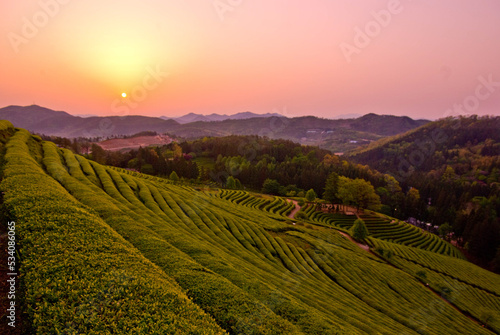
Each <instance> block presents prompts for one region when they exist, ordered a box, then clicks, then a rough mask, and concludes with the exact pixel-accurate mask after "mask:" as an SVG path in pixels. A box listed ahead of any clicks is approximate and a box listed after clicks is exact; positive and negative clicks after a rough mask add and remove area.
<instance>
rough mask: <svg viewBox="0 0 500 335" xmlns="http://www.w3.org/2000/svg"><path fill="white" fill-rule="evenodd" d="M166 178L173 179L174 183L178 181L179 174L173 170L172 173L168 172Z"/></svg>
mask: <svg viewBox="0 0 500 335" xmlns="http://www.w3.org/2000/svg"><path fill="white" fill-rule="evenodd" d="M168 178H169V179H170V180H171V181H173V182H174V183H176V182H178V181H179V176H178V175H177V173H176V172H175V171H172V173H171V174H170V176H168Z"/></svg>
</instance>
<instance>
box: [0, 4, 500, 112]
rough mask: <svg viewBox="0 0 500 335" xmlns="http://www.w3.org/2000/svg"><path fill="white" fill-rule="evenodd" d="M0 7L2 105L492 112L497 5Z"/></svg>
mask: <svg viewBox="0 0 500 335" xmlns="http://www.w3.org/2000/svg"><path fill="white" fill-rule="evenodd" d="M0 13H1V14H0V34H2V35H3V36H4V38H2V39H1V40H0V48H1V53H0V68H1V72H0V107H3V106H7V105H31V104H38V105H42V106H44V107H48V108H52V109H56V110H64V111H67V112H69V113H72V114H95V115H130V114H142V115H152V116H160V115H166V116H179V115H182V114H187V113H190V112H194V113H202V114H209V113H226V114H234V113H237V112H243V111H252V112H255V113H270V112H280V113H283V114H286V115H287V116H298V115H317V116H322V117H327V118H332V117H335V116H337V115H341V114H350V113H356V114H366V113H371V112H374V113H379V114H394V115H408V116H411V117H414V118H433V119H434V118H439V117H443V116H447V115H450V114H454V115H457V114H470V113H474V114H495V115H500V61H499V60H500V33H499V32H500V2H499V1H498V0H476V1H472V0H440V1H430V0H429V1H425V0H419V1H410V0H401V1H398V0H389V1H378V0H377V1H353V0H309V1H303V0H287V1H286V0H273V1H264V0H252V1H250V0H207V1H199V0H173V1H171V0H169V1H159V0H157V1H153V0H142V1H139V0H122V1H103V0H100V1H97V0H85V1H84V0H80V1H79V0H39V1H31V0H29V1H2V2H1V4H0ZM124 92H125V93H127V95H128V96H127V98H122V97H121V94H122V93H124Z"/></svg>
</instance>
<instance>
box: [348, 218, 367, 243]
mask: <svg viewBox="0 0 500 335" xmlns="http://www.w3.org/2000/svg"><path fill="white" fill-rule="evenodd" d="M350 233H351V236H352V237H353V238H355V239H356V240H358V241H361V240H364V239H365V238H366V237H367V236H368V229H366V225H365V221H363V220H361V219H357V220H356V221H354V224H353V225H352V227H351V229H350Z"/></svg>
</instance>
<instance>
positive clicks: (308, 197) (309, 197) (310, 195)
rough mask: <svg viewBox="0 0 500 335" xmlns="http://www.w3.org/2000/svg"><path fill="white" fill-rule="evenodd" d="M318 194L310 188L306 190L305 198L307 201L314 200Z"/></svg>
mask: <svg viewBox="0 0 500 335" xmlns="http://www.w3.org/2000/svg"><path fill="white" fill-rule="evenodd" d="M317 197H318V196H317V195H316V192H314V190H313V189H312V188H311V189H310V190H309V191H307V192H306V200H307V201H310V202H312V201H314V200H316V198H317Z"/></svg>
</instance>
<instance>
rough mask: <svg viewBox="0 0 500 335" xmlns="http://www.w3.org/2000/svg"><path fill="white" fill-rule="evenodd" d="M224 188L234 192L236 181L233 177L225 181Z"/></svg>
mask: <svg viewBox="0 0 500 335" xmlns="http://www.w3.org/2000/svg"><path fill="white" fill-rule="evenodd" d="M226 188H229V189H232V190H234V189H235V188H236V180H234V177H233V176H229V177H228V178H227V180H226Z"/></svg>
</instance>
